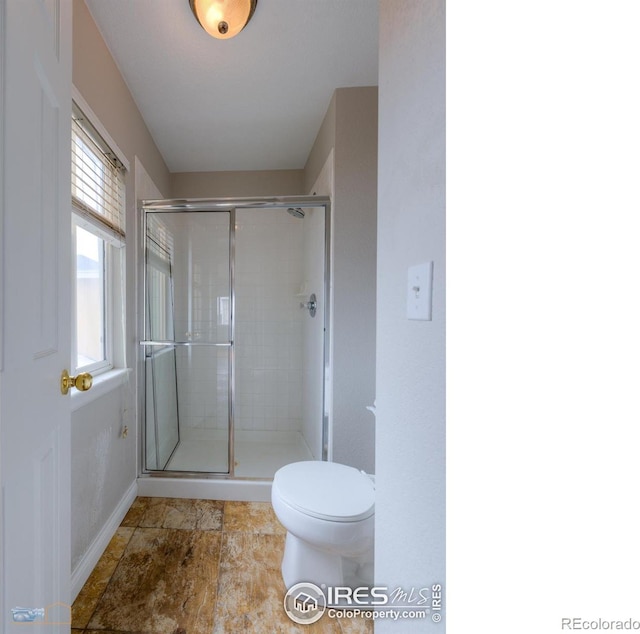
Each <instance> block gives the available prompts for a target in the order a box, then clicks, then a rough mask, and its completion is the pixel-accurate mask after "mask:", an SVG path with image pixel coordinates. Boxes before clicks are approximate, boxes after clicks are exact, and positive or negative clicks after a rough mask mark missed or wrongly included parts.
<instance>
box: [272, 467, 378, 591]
mask: <svg viewBox="0 0 640 634" xmlns="http://www.w3.org/2000/svg"><path fill="white" fill-rule="evenodd" d="M271 502H272V504H273V510H274V511H275V514H276V516H277V517H278V519H279V520H280V523H281V524H282V525H283V526H284V527H285V528H286V529H287V537H286V543H285V550H284V557H283V559H282V578H283V579H284V583H285V585H286V586H287V588H290V587H291V586H293V585H295V584H296V583H302V582H311V583H315V584H316V585H317V586H321V585H322V584H326V585H327V586H351V587H357V586H362V585H372V584H373V527H374V511H375V505H374V503H375V488H374V482H373V478H372V477H371V476H368V475H366V474H365V473H363V472H361V471H358V470H357V469H354V468H353V467H348V466H346V465H342V464H337V463H335V462H321V461H306V462H294V463H292V464H288V465H286V466H285V467H282V468H281V469H279V470H278V471H277V472H276V474H275V476H274V478H273V486H272V489H271Z"/></svg>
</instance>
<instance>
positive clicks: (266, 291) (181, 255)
mask: <svg viewBox="0 0 640 634" xmlns="http://www.w3.org/2000/svg"><path fill="white" fill-rule="evenodd" d="M189 215H191V216H193V215H194V214H189ZM184 219H185V220H187V219H186V218H184ZM227 220H228V216H227V214H220V213H215V214H213V213H211V214H210V213H207V214H203V215H201V217H199V218H197V219H195V221H194V218H193V217H191V218H190V219H189V221H188V222H184V224H183V225H182V224H181V225H176V226H174V227H172V232H173V234H174V240H175V258H174V271H173V277H174V288H175V291H174V294H175V297H174V303H175V306H174V309H175V334H176V340H178V341H196V342H197V341H218V342H224V341H228V340H229V334H228V328H229V276H228V239H229V238H228V226H227V224H225V222H226V221H227ZM302 231H303V222H302V221H301V220H298V219H295V218H292V217H291V216H289V215H288V214H287V213H286V211H284V210H238V211H237V216H236V257H235V279H236V338H235V339H236V342H235V344H236V345H235V355H236V387H235V428H236V430H238V431H300V429H301V425H302V349H303V347H302V325H303V318H304V312H303V311H302V310H301V309H300V308H299V303H300V301H301V300H302V299H303V298H301V297H298V296H296V294H297V293H298V292H299V291H300V289H301V285H302V283H303V274H302V269H303V242H304V241H303V234H302ZM176 365H177V376H178V407H179V420H180V434H181V438H183V439H185V438H187V437H189V436H190V435H191V437H194V434H197V430H198V429H203V428H205V429H207V428H208V429H226V428H227V424H228V356H227V350H226V349H224V348H214V347H195V346H193V347H178V348H177V349H176Z"/></svg>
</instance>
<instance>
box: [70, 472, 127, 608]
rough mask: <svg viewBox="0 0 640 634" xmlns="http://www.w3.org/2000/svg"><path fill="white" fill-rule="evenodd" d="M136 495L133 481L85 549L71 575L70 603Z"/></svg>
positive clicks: (85, 580)
mask: <svg viewBox="0 0 640 634" xmlns="http://www.w3.org/2000/svg"><path fill="white" fill-rule="evenodd" d="M137 495H138V482H137V481H136V480H134V481H133V482H132V484H131V486H130V487H129V488H128V489H127V492H126V493H125V494H124V495H123V496H122V499H121V500H120V502H118V505H117V506H116V508H115V509H114V511H113V513H111V515H110V516H109V519H108V520H107V521H106V522H105V525H104V526H103V527H102V530H101V531H100V532H99V533H98V534H97V535H96V538H95V539H94V540H93V542H91V545H90V546H89V548H88V549H87V552H86V553H85V554H84V556H83V557H82V559H81V560H80V562H79V563H78V565H77V566H76V567H75V569H74V570H73V572H72V573H71V597H72V602H73V601H75V600H76V597H77V596H78V594H80V590H82V586H84V584H85V583H86V582H87V579H88V578H89V575H90V574H91V572H92V570H93V569H94V568H95V566H96V564H97V563H98V560H99V559H100V557H101V556H102V553H103V552H104V551H105V548H106V547H107V546H108V545H109V542H110V541H111V538H112V537H113V535H114V534H115V532H116V530H117V529H118V526H120V523H121V522H122V520H123V519H124V516H125V515H126V514H127V511H128V510H129V507H130V506H131V504H132V503H133V501H134V500H135V499H136V496H137Z"/></svg>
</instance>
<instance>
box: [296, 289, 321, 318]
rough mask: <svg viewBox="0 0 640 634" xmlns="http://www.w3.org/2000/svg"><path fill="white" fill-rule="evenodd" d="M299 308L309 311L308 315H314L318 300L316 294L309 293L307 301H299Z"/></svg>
mask: <svg viewBox="0 0 640 634" xmlns="http://www.w3.org/2000/svg"><path fill="white" fill-rule="evenodd" d="M300 308H306V309H307V310H308V311H309V315H311V316H312V317H315V316H316V310H317V308H318V302H317V300H316V294H315V293H311V297H309V301H308V302H300Z"/></svg>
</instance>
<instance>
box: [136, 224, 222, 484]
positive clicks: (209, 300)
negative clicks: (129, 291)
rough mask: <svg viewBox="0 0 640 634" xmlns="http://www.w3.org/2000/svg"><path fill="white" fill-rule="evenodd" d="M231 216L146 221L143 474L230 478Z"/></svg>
mask: <svg viewBox="0 0 640 634" xmlns="http://www.w3.org/2000/svg"><path fill="white" fill-rule="evenodd" d="M233 214H234V212H233V211H215V212H214V211H198V212H187V211H170V212H159V211H147V212H146V215H145V220H146V223H145V224H146V231H145V241H146V245H145V246H146V248H145V252H146V274H145V286H146V298H147V302H146V304H147V311H146V312H147V320H146V332H145V337H144V341H143V342H142V343H143V346H144V348H145V368H146V388H147V389H146V392H147V399H146V426H145V427H146V438H145V448H146V466H147V469H148V470H166V471H182V472H190V473H220V474H226V473H231V472H232V470H231V465H232V455H233V450H232V446H231V443H230V436H231V430H232V391H233V338H232V332H233V319H232V317H233V313H232V311H233V302H232V294H231V288H232V279H231V277H232V267H231V261H232V258H231V255H232V246H231V245H232V240H231V226H232V216H233ZM150 395H151V396H150Z"/></svg>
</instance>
